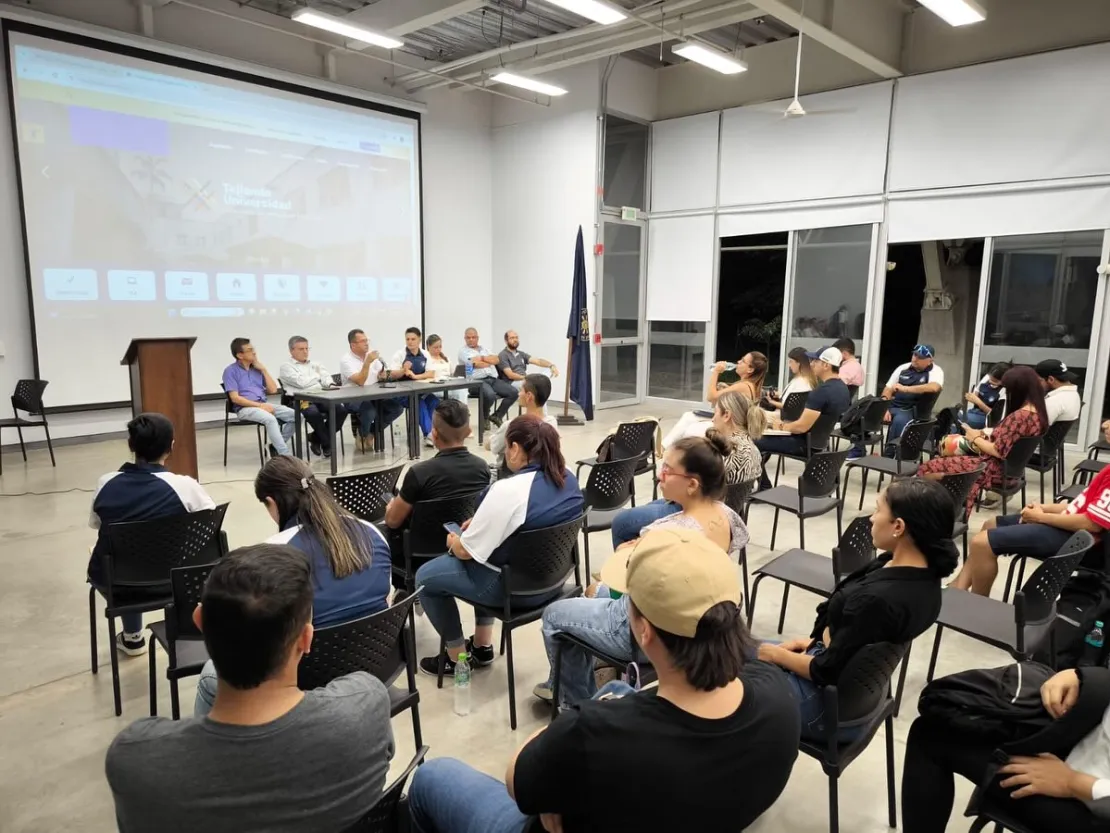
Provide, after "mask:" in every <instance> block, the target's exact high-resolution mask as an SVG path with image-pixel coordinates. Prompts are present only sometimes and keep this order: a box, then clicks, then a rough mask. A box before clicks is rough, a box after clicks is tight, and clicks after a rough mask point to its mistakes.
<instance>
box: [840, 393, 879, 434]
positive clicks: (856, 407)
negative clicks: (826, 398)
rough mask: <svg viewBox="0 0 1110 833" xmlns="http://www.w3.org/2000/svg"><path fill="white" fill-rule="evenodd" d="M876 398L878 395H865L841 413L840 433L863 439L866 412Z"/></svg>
mask: <svg viewBox="0 0 1110 833" xmlns="http://www.w3.org/2000/svg"><path fill="white" fill-rule="evenodd" d="M876 399H878V397H877V396H864V397H861V398H860V399H857V400H856V401H855V402H853V403H852V404H851V405H849V406H848V410H846V411H845V412H844V413H843V414H841V415H840V433H841V434H844V435H845V436H848V437H851V438H852V439H853V440H862V439H863V417H864V414H866V413H867V408H868V407H869V406H870V405H871V403H872V402H874V401H875V400H876Z"/></svg>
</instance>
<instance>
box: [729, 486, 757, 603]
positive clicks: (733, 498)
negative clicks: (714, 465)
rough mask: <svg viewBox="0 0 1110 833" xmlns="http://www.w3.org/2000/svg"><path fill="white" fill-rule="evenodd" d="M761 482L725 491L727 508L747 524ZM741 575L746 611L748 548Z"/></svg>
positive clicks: (742, 556) (742, 558)
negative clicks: (753, 497)
mask: <svg viewBox="0 0 1110 833" xmlns="http://www.w3.org/2000/svg"><path fill="white" fill-rule="evenodd" d="M758 483H759V481H757V480H752V481H750V482H748V483H733V484H732V485H730V486H728V487H726V489H725V501H724V502H725V506H727V507H728V508H729V509H731V510H732V511H733V512H735V513H736V514H737V515H739V516H740V519H741V520H743V521H744V523H745V524H747V523H748V509H749V508H750V507H751V501H752V495H753V494H754V493H755V490H756V487H757V486H758ZM740 573H741V575H742V576H743V578H744V610H745V611H747V610H748V605H749V604H750V602H749V601H748V595H749V594H748V548H747V547H744V548H742V549H741V550H740Z"/></svg>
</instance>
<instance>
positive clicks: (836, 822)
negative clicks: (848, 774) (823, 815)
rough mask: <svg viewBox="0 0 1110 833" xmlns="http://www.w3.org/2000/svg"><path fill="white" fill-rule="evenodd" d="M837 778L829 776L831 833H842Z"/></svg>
mask: <svg viewBox="0 0 1110 833" xmlns="http://www.w3.org/2000/svg"><path fill="white" fill-rule="evenodd" d="M838 798H839V796H838V795H837V783H836V776H835V775H830V776H829V833H840V807H839V802H838Z"/></svg>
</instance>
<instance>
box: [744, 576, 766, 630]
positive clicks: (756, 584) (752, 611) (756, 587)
mask: <svg viewBox="0 0 1110 833" xmlns="http://www.w3.org/2000/svg"><path fill="white" fill-rule="evenodd" d="M764 578H766V576H764V575H762V574H760V575H758V576H756V577H755V580H754V581H752V598H751V601H749V602H748V630H751V627H752V617H753V616H755V595H756V593H758V592H759V582H761V581H763V579H764Z"/></svg>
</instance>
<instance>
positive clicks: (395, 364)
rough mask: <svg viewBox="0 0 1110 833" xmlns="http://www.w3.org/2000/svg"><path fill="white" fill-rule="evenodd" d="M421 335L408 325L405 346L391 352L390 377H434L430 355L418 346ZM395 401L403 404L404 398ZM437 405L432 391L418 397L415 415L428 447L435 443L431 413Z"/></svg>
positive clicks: (417, 328) (419, 378) (437, 399)
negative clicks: (430, 365) (429, 362)
mask: <svg viewBox="0 0 1110 833" xmlns="http://www.w3.org/2000/svg"><path fill="white" fill-rule="evenodd" d="M423 337H424V334H423V333H422V332H420V328H419V327H409V328H408V329H407V330H405V347H404V349H403V350H398V351H397V352H396V353H394V354H393V361H391V362H390V363H389V370H387V371H386V374H387V376H388V377H389V378H390V379H412V380H414V381H422V380H424V379H434V378H435V377H436V372H435V370H429V369H428V360H429V359H430V358H431V357H430V356H429V355H428V353H427V351H426V350H424V348H423V347H421V346H420V340H421V339H422V338H423ZM395 401H397V402H399V403H400V404H401V405H402V406H404V404H405V401H406V400H405V397H401V398H400V399H399V400H395ZM437 405H439V397H438V396H436V395H435V394H434V393H426V394H424V395H423V396H421V397H420V408H419V413H418V415H417V416H418V418H419V422H420V432H421V433H422V434H423V435H424V445H426V446H428V448H435V443H434V442H432V414H434V413H435V412H436V406H437Z"/></svg>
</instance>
